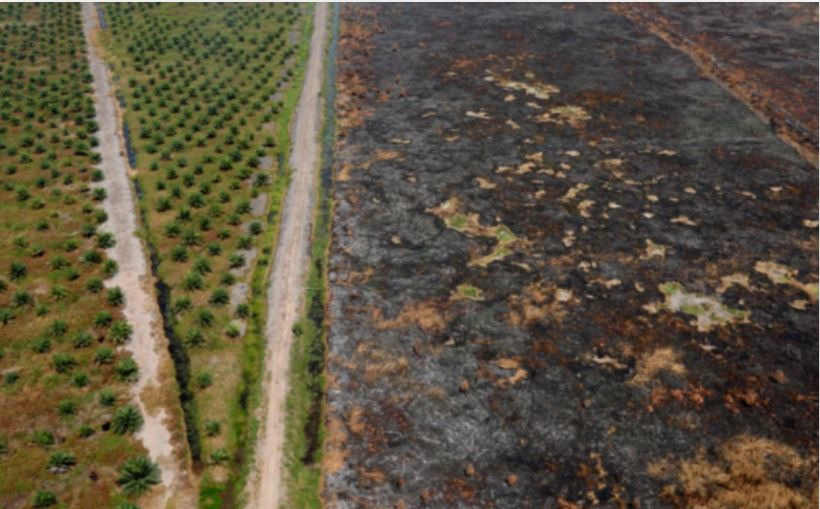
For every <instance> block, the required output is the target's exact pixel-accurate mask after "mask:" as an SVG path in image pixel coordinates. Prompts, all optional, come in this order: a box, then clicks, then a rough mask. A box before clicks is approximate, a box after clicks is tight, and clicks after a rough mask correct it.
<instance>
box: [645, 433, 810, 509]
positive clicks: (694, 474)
mask: <svg viewBox="0 0 820 509" xmlns="http://www.w3.org/2000/svg"><path fill="white" fill-rule="evenodd" d="M812 463H813V462H811V461H809V460H806V459H804V458H802V457H801V456H800V455H799V454H798V453H797V452H796V451H795V450H794V449H792V448H791V447H789V446H787V445H785V444H782V443H779V442H775V441H773V440H769V439H765V438H759V437H753V436H750V435H740V436H738V437H736V438H733V439H731V440H729V441H728V442H726V443H725V444H724V445H723V447H721V449H720V454H719V457H718V458H717V459H716V460H714V461H711V460H709V459H707V458H706V454H705V453H704V452H702V451H701V452H700V453H698V454H697V455H696V456H695V458H693V459H689V460H684V461H681V462H680V463H678V464H677V465H676V468H670V466H669V462H668V460H663V461H660V462H653V463H650V465H649V467H648V469H647V473H649V474H650V475H654V476H656V477H663V476H666V475H668V474H669V473H674V476H675V478H674V481H673V483H672V484H669V485H667V486H666V487H665V488H664V495H665V496H666V497H667V498H670V499H672V500H673V501H674V502H675V504H676V505H677V506H680V507H687V508H692V509H751V508H754V509H798V508H808V507H810V506H811V505H812V504H814V506H815V507H816V505H817V503H816V501H817V484H816V464H815V465H813V464H812ZM815 463H816V462H815ZM800 481H802V482H800ZM797 486H802V487H803V488H802V489H800V488H798V487H797Z"/></svg>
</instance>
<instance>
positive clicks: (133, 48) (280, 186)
mask: <svg viewBox="0 0 820 509" xmlns="http://www.w3.org/2000/svg"><path fill="white" fill-rule="evenodd" d="M103 19H104V22H103V23H102V24H101V25H102V26H104V27H106V28H104V29H102V30H100V32H99V33H98V43H99V46H100V47H101V48H102V50H103V53H104V55H105V58H106V61H108V62H109V63H110V65H111V68H112V75H113V77H114V80H115V84H116V88H117V91H118V97H119V99H120V102H121V107H122V117H123V122H124V125H125V126H127V128H126V129H125V130H126V132H127V133H128V140H127V144H128V148H129V159H130V162H131V166H132V168H133V177H134V180H135V183H136V185H137V189H138V194H139V200H140V212H141V215H142V222H143V227H144V232H143V233H144V236H145V239H146V241H147V243H148V246H149V248H150V250H151V253H152V261H153V264H154V270H155V273H156V275H157V277H158V279H159V284H158V291H159V296H160V305H161V306H162V307H163V311H164V316H165V331H166V334H167V335H168V337H169V341H170V344H171V353H172V357H173V358H174V361H175V367H176V371H177V381H178V383H179V386H180V393H181V399H182V405H183V408H184V411H185V414H186V425H187V428H188V429H187V433H188V442H189V446H190V449H191V453H192V456H193V459H194V462H195V465H196V466H197V468H200V469H202V473H203V476H204V477H203V502H202V503H203V504H204V505H205V506H209V507H210V506H219V505H220V503H222V501H223V498H224V497H228V498H231V497H233V494H232V492H228V493H223V490H224V489H225V487H226V485H227V484H228V483H229V481H231V480H233V481H234V482H231V483H230V487H231V488H235V487H236V486H237V485H238V484H239V483H240V482H241V478H242V476H243V475H244V472H245V471H246V468H247V467H246V465H245V461H244V459H245V456H246V453H247V449H248V447H249V440H248V438H249V437H252V436H254V433H255V427H254V424H253V421H252V419H249V417H248V415H249V411H250V410H251V409H252V408H254V406H255V403H256V401H257V400H258V397H259V394H258V385H257V384H258V377H259V370H260V368H261V355H262V352H263V350H262V348H263V345H264V341H263V338H262V324H264V316H265V315H264V313H265V309H264V295H265V292H264V289H265V283H266V278H265V275H266V274H267V271H268V266H269V264H270V262H271V257H272V253H273V249H274V247H275V246H274V243H275V237H276V231H277V226H278V221H279V206H280V201H281V199H282V197H283V195H284V190H285V189H286V187H287V183H288V169H287V167H286V165H285V160H286V158H285V155H286V148H287V146H288V143H289V133H288V126H289V121H290V118H291V114H292V110H293V108H294V105H295V102H296V99H297V98H298V93H299V86H298V84H299V81H300V76H301V72H302V70H301V69H302V63H303V61H304V57H305V55H306V52H307V43H306V40H307V36H309V29H310V12H309V10H308V9H306V8H303V7H299V6H297V5H294V4H275V5H272V4H248V5H230V6H225V5H216V4H184V5H177V4H174V5H171V4H161V5H147V4H138V5H137V4H134V5H131V4H110V5H106V6H105V10H104V15H103Z"/></svg>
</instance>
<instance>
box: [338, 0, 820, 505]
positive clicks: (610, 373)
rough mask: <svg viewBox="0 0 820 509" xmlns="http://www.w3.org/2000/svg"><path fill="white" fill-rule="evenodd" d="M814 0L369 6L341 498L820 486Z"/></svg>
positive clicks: (343, 105)
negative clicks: (701, 56) (672, 36)
mask: <svg viewBox="0 0 820 509" xmlns="http://www.w3.org/2000/svg"><path fill="white" fill-rule="evenodd" d="M804 7H805V8H804ZM804 7H800V8H799V9H794V8H792V7H791V6H787V5H777V6H773V5H767V6H766V9H765V12H766V15H763V14H762V10H760V9H758V8H757V7H750V6H746V5H742V6H741V5H739V6H725V5H723V6H714V5H709V6H670V7H662V8H659V9H660V11H661V14H664V15H666V16H668V17H672V18H674V17H677V20H678V21H680V20H681V19H685V21H686V26H684V27H683V30H684V31H685V33H687V34H690V35H691V34H699V33H701V32H704V33H705V34H707V35H705V36H704V37H712V38H714V39H718V38H719V39H720V41H721V42H722V43H723V45H724V46H725V47H728V48H730V49H731V48H735V49H734V50H732V51H734V52H735V53H734V54H735V55H736V56H737V55H745V57H744V58H738V59H736V60H733V61H732V62H731V65H732V66H735V67H733V69H734V71H735V72H736V71H738V70H740V71H744V72H745V74H744V75H745V76H746V77H747V78H748V79H749V81H752V82H754V83H755V84H756V85H759V86H758V88H757V89H756V90H758V91H761V90H762V91H765V90H774V91H778V93H777V94H774V95H773V96H771V97H769V99H771V100H770V101H769V102H768V103H765V104H764V103H761V102H754V101H750V100H747V99H748V97H747V94H749V92H748V91H749V90H750V89H749V88H744V89H738V88H737V86H738V85H743V86H745V85H747V84H748V83H749V81H746V82H742V83H733V82H730V81H724V79H725V78H726V76H730V75H732V73H731V72H730V73H729V74H724V75H721V76H718V75H714V76H705V75H703V74H702V73H703V69H702V68H701V67H698V65H696V64H697V61H696V60H694V59H693V58H692V56H690V53H689V52H684V51H681V49H687V48H683V47H682V46H681V47H679V46H672V45H670V44H669V43H668V42H667V41H665V40H663V39H661V38H659V37H657V36H656V35H655V33H657V32H656V28H657V27H654V26H653V27H650V26H649V25H646V24H644V23H643V22H640V20H639V19H637V18H634V17H633V18H634V20H633V18H629V17H626V16H623V15H622V14H619V13H618V12H615V11H613V10H612V9H611V8H609V7H608V6H606V5H571V4H567V5H527V6H509V5H507V6H503V7H496V6H482V7H481V8H478V7H474V6H463V5H442V4H438V5H429V4H427V5H424V6H423V7H418V6H411V5H396V4H390V5H368V6H356V5H346V6H344V7H343V9H342V27H341V39H340V49H339V55H338V62H339V70H338V72H339V74H338V79H337V87H338V101H337V110H338V113H339V116H338V125H339V140H338V146H337V149H336V152H335V162H334V164H335V177H334V178H335V181H334V186H335V190H334V199H335V202H336V203H335V213H334V226H333V228H334V229H333V232H334V233H333V235H334V237H333V244H332V250H331V258H330V266H329V271H330V281H331V299H330V306H329V312H330V333H329V361H328V378H329V389H328V405H329V409H328V411H329V421H328V430H327V433H328V435H327V444H326V450H325V454H324V460H325V478H324V479H325V486H324V490H325V493H324V494H325V499H326V501H327V504H328V506H329V507H334V508H343V507H350V508H352V507H498V508H522V507H558V508H562V509H569V508H581V507H612V508H616V507H707V508H726V507H732V508H741V507H744V508H747V507H769V508H796V507H810V506H813V505H816V504H817V451H818V442H817V440H818V435H817V429H816V422H817V418H818V408H817V384H818V371H817V362H816V361H817V355H818V341H817V338H818V328H817V312H818V308H817V270H818V266H817V248H818V244H817V219H818V217H817V198H818V195H817V185H818V176H817V170H816V168H815V167H814V166H813V164H812V163H811V162H807V161H806V160H805V159H804V158H803V157H801V155H800V154H805V151H803V150H801V152H800V153H798V152H796V151H795V150H793V148H792V146H790V145H787V144H785V143H783V141H782V137H783V135H786V136H787V137H788V136H791V134H790V132H791V131H788V132H786V131H783V130H782V129H781V128H782V126H783V124H782V121H784V120H783V119H792V120H794V119H798V120H799V119H801V118H803V119H807V120H799V121H798V120H795V122H797V124H794V125H798V124H799V125H806V126H808V127H809V130H810V131H811V130H816V127H814V128H812V127H811V126H812V125H813V126H816V122H817V120H816V111H815V112H814V113H812V111H811V109H808V110H805V111H804V110H802V109H801V104H802V105H806V104H809V105H810V104H815V105H816V103H817V87H816V82H814V84H812V80H816V76H811V73H813V72H814V73H816V71H814V70H813V69H814V67H813V66H814V65H816V55H817V22H816V16H817V14H816V12H817V10H816V6H804ZM801 9H802V11H806V12H802V11H801ZM669 11H681V12H680V13H677V14H676V13H671V14H670V13H669ZM683 11H685V12H683ZM801 12H802V14H801ZM804 14H807V15H804ZM662 26H663V27H664V28H666V29H669V30H671V28H670V25H666V24H662ZM650 28H651V29H652V30H653V31H651V30H650ZM741 33H742V34H748V35H747V38H746V39H742V40H741V39H740V38H738V34H741ZM784 33H789V34H801V33H809V34H810V36H809V37H797V36H792V35H788V36H786V35H782V36H781V35H778V34H784ZM708 34H711V35H708ZM691 38H693V39H697V38H695V37H694V36H692V37H691ZM704 41H705V39H700V43H701V44H700V45H699V46H698V47H697V48H700V49H698V51H701V50H703V49H704V48H709V45H708V44H706V43H705V42H704ZM760 47H763V48H764V49H765V50H766V51H765V55H766V57H765V58H761V59H757V57H756V55H758V54H759V51H758V49H759V48H760ZM692 48H694V47H692ZM692 48H689V49H692ZM697 48H694V49H697ZM710 51H714V50H713V49H712V50H710ZM728 54H732V53H731V52H727V53H724V54H718V53H717V52H714V53H713V55H712V56H714V61H715V62H717V63H718V65H721V66H725V65H728V63H727V62H728V61H727V60H726V56H725V55H728ZM753 55H754V56H753ZM781 57H782V58H781ZM752 60H756V63H757V64H758V65H759V66H760V68H761V69H762V68H769V69H776V66H775V64H774V62H782V65H785V66H787V68H788V69H791V70H793V71H792V72H790V74H786V73H783V72H782V71H781V75H780V79H781V80H783V81H787V82H789V83H791V85H790V88H789V89H788V90H797V91H799V94H798V95H800V97H803V96H805V100H802V99H801V100H802V101H803V102H799V103H796V104H790V105H789V110H788V111H789V112H790V113H789V114H788V115H785V114H783V115H781V116H775V114H774V113H772V112H773V111H774V109H770V110H767V109H766V108H765V107H764V106H766V105H768V106H773V105H774V106H776V105H778V104H784V103H783V100H782V94H781V92H783V93H785V92H784V91H785V90H786V89H781V88H778V87H777V86H772V84H771V82H767V81H766V80H765V79H757V78H760V77H761V76H771V75H772V72H771V71H766V72H767V73H768V74H765V73H764V72H763V71H761V73H760V74H756V71H755V72H752V71H753V69H752V68H751V67H750V61H752ZM812 62H813V63H812ZM734 75H735V76H736V75H737V74H734ZM754 76H757V78H754ZM807 83H808V84H807ZM801 94H802V95H801ZM749 97H750V96H749ZM738 98H739V99H742V100H738ZM753 99H754V98H753ZM758 99H760V98H758ZM786 102H789V101H786ZM750 107H752V108H754V109H755V111H752V110H750ZM767 111H768V112H769V113H767ZM759 115H760V116H759ZM761 116H762V117H763V118H764V119H769V118H771V119H774V121H772V122H771V124H772V125H771V126H770V125H769V122H768V121H761V118H760V117H761ZM792 120H789V122H791V121H792ZM779 136H780V137H779ZM815 139H816V133H815ZM798 141H800V144H802V143H803V141H805V140H802V141H801V140H798ZM810 141H811V140H809V144H810ZM801 146H802V145H801ZM815 147H816V145H815ZM798 148H800V147H798Z"/></svg>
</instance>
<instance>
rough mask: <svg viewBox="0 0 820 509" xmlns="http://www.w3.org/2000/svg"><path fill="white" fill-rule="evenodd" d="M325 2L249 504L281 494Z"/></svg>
mask: <svg viewBox="0 0 820 509" xmlns="http://www.w3.org/2000/svg"><path fill="white" fill-rule="evenodd" d="M326 21H327V5H326V4H316V11H315V15H314V20H313V35H312V37H311V41H310V56H309V57H308V62H307V68H306V70H305V81H304V85H303V88H302V95H301V97H300V98H299V106H298V109H297V111H296V119H295V122H294V124H293V136H292V139H293V152H292V153H291V159H290V164H291V168H292V171H293V174H292V178H291V184H290V189H289V190H288V195H287V197H286V198H285V207H284V208H283V210H284V216H283V218H282V226H281V230H280V232H279V242H278V244H277V249H276V258H275V261H274V267H273V272H272V273H271V279H270V286H269V288H268V320H267V324H266V326H265V336H266V339H267V345H268V346H267V351H266V356H265V359H266V366H265V379H264V382H263V383H264V387H263V388H264V394H265V404H264V410H263V411H264V425H263V428H262V433H261V435H260V437H259V444H258V447H257V450H256V456H255V457H256V460H255V461H256V465H255V468H254V472H253V473H252V474H251V479H250V481H249V484H248V489H249V494H248V495H249V496H248V500H249V504H248V506H249V507H254V508H258V509H273V508H275V507H278V504H279V502H280V500H281V497H282V489H281V485H282V459H283V458H282V443H283V439H284V424H285V408H284V403H285V397H286V395H287V389H288V363H289V360H290V346H291V343H292V339H293V338H292V330H291V329H292V328H293V325H294V323H295V322H296V320H297V319H298V318H299V316H300V314H301V311H302V301H303V299H302V295H303V293H304V280H305V275H306V273H307V271H306V268H307V264H308V261H309V257H308V247H309V243H310V224H311V219H312V214H313V202H314V195H315V190H316V173H315V172H316V170H317V168H318V162H319V149H320V147H319V141H318V135H319V129H320V127H321V125H320V124H321V123H320V118H319V112H320V108H321V98H320V97H319V92H320V90H321V86H322V63H323V57H324V51H323V48H324V42H325V38H326V37H325V32H326V24H327V23H326Z"/></svg>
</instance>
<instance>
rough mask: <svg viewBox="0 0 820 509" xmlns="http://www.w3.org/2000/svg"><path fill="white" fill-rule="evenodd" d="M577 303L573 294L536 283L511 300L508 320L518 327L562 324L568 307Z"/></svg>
mask: <svg viewBox="0 0 820 509" xmlns="http://www.w3.org/2000/svg"><path fill="white" fill-rule="evenodd" d="M574 303H577V299H576V298H575V297H573V296H572V292H569V291H567V290H561V289H558V288H555V287H554V286H551V285H543V284H541V283H534V284H531V285H529V286H528V287H526V288H525V289H524V292H523V293H522V294H521V295H513V296H511V297H510V299H509V309H510V311H509V312H508V313H507V320H508V321H509V322H510V323H511V324H512V325H515V326H516V327H521V326H527V325H531V324H533V323H536V322H542V321H553V322H560V321H561V320H563V318H564V316H566V314H567V307H568V305H572V304H574Z"/></svg>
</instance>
